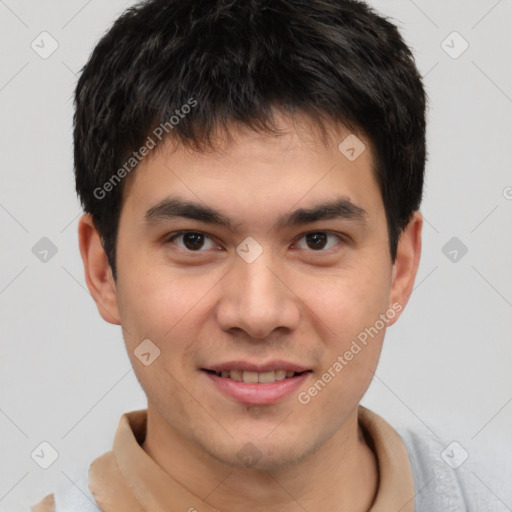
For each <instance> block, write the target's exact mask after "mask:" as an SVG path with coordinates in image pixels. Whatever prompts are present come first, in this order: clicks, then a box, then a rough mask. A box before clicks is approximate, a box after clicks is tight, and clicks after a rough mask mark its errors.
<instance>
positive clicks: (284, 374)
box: [202, 368, 311, 384]
mask: <svg viewBox="0 0 512 512" xmlns="http://www.w3.org/2000/svg"><path fill="white" fill-rule="evenodd" d="M202 370H203V371H205V372H206V373H209V374H211V375H216V376H217V377H220V378H222V379H231V380H234V381H236V382H245V383H246V384H270V383H272V382H279V381H282V380H286V379H293V378H294V377H297V376H299V375H302V374H304V373H307V372H311V370H304V371H301V372H295V371H292V370H283V369H279V370H270V371H265V372H254V371H248V370H219V371H216V370H209V369H207V368H202Z"/></svg>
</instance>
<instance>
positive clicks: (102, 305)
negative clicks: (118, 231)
mask: <svg viewBox="0 0 512 512" xmlns="http://www.w3.org/2000/svg"><path fill="white" fill-rule="evenodd" d="M78 242H79V246H80V254H81V255H82V261H83V264H84V273H85V281H86V283H87V288H89V291H90V292H91V295H92V298H93V299H94V301H95V302H96V306H97V308H98V311H99V313H100V315H101V316H102V318H103V319H104V320H105V321H106V322H109V323H111V324H115V325H120V324H121V320H120V316H119V309H118V306H117V295H116V284H115V282H114V279H113V277H112V270H111V268H110V265H109V263H108V259H107V255H106V254H105V250H104V249H103V246H102V244H101V238H100V235H99V233H98V231H97V229H96V226H95V225H94V221H93V219H92V217H91V215H89V214H84V215H82V217H80V220H79V223H78Z"/></svg>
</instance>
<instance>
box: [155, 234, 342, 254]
mask: <svg viewBox="0 0 512 512" xmlns="http://www.w3.org/2000/svg"><path fill="white" fill-rule="evenodd" d="M187 233H198V234H200V235H203V236H204V237H205V238H209V239H210V240H211V241H212V242H214V243H217V242H215V237H214V236H212V235H209V234H208V233H205V232H204V231H198V230H195V229H189V230H182V231H176V232H174V233H171V234H169V235H168V236H166V237H165V239H164V243H172V242H173V241H174V239H175V238H178V237H179V236H181V235H184V234H187ZM313 233H325V234H326V235H331V236H335V237H336V238H338V239H339V240H340V242H341V243H347V242H348V239H347V236H346V235H344V234H342V233H337V232H335V231H330V230H328V229H316V230H309V231H305V232H303V233H301V234H300V235H298V236H297V237H296V238H295V241H294V242H293V245H295V244H296V243H297V242H298V241H299V240H301V239H302V238H304V237H305V236H306V235H309V234H313ZM338 245H339V244H336V245H335V246H334V247H330V248H329V249H319V250H317V251H315V250H313V249H310V250H307V249H299V250H306V251H307V252H311V253H317V254H321V253H329V252H332V251H333V250H336V247H338ZM178 248H179V249H181V250H183V251H186V252H188V253H201V252H207V250H203V249H199V250H197V251H191V250H188V249H183V248H181V247H178Z"/></svg>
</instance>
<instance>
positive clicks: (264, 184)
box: [123, 116, 380, 221]
mask: <svg viewBox="0 0 512 512" xmlns="http://www.w3.org/2000/svg"><path fill="white" fill-rule="evenodd" d="M276 126H277V128H278V130H280V132H279V134H278V135H275V134H272V133H257V132H255V131H254V130H252V129H250V128H248V127H245V126H240V125H238V126H231V127H230V129H229V132H218V133H217V134H215V137H214V139H213V142H214V146H213V148H208V149H206V150H204V151H197V150H194V149H190V148H188V147H186V146H184V145H182V144H180V143H178V142H176V141H174V140H172V139H168V140H167V141H166V142H165V143H164V144H162V145H161V146H159V147H157V148H156V149H155V150H154V151H153V152H151V153H150V154H149V155H148V156H147V157H146V158H145V159H144V160H143V161H142V162H141V163H140V164H139V166H138V167H137V169H136V170H135V172H134V174H133V175H132V176H131V177H130V180H129V181H128V182H127V183H126V184H125V190H124V194H123V209H124V207H125V206H127V207H129V208H130V209H132V208H133V207H139V210H140V209H143V208H145V212H144V214H145V213H147V211H148V210H149V209H151V208H155V207H156V206H157V205H158V204H159V203H161V202H162V201H165V199H166V198H168V197H169V196H174V197H176V196H178V197H181V198H182V199H188V200H189V201H190V202H195V203H203V204H206V203H207V204H208V206H212V207H213V206H214V205H216V206H217V207H218V208H216V210H222V209H223V208H222V207H223V206H227V204H226V201H229V205H230V206H231V207H232V209H236V210H237V211H240V213H243V211H244V210H247V213H248V214H253V215H254V213H255V212H257V211H258V208H257V206H258V205H259V206H260V210H259V214H258V215H259V216H264V215H265V214H266V213H267V212H268V211H269V210H273V211H275V210H276V209H278V210H281V213H283V211H285V210H288V209H289V208H291V207H292V206H293V205H295V206H306V205H313V204H323V203H326V202H328V201H331V202H334V201H335V200H337V199H340V198H344V199H347V200H348V201H349V202H351V203H353V204H354V205H356V206H357V205H358V202H359V203H360V199H361V198H362V197H363V196H364V197H365V199H368V198H373V199H374V200H375V199H377V200H378V199H380V191H379V190H378V186H377V182H376V179H375V173H374V159H373V154H372V149H371V142H370V141H369V140H368V138H367V137H365V136H364V135H362V134H361V133H358V134H357V135H356V134H355V133H352V132H351V130H350V129H349V128H347V127H345V126H343V125H337V126H334V125H331V126H330V127H329V128H330V129H329V130H326V131H325V132H324V133H322V132H321V131H320V130H319V129H318V127H317V126H316V125H315V124H314V123H311V122H310V121H309V119H308V118H298V117H294V118H290V117H286V116H281V117H277V122H276ZM251 205H252V206H254V207H256V208H255V209H254V208H253V209H252V210H251V209H250V208H249V206H251ZM139 215H140V212H139ZM281 218H284V216H283V215H281ZM274 221H275V219H274Z"/></svg>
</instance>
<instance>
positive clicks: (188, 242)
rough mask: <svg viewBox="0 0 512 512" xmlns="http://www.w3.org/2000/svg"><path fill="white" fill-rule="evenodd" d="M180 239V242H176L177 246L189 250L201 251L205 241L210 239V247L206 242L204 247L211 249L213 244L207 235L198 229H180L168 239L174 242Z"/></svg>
mask: <svg viewBox="0 0 512 512" xmlns="http://www.w3.org/2000/svg"><path fill="white" fill-rule="evenodd" d="M179 239H182V242H181V244H178V243H176V245H177V246H178V247H181V248H182V249H184V250H187V251H191V252H202V251H201V249H204V248H205V241H207V240H210V247H208V245H207V244H206V249H211V248H212V247H214V246H215V244H213V242H211V239H210V237H209V236H207V235H205V234H204V233H200V232H198V231H182V232H181V233H177V234H175V235H174V236H173V237H171V238H170V239H169V240H168V241H169V242H172V243H175V242H174V241H175V240H179Z"/></svg>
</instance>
